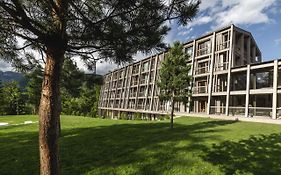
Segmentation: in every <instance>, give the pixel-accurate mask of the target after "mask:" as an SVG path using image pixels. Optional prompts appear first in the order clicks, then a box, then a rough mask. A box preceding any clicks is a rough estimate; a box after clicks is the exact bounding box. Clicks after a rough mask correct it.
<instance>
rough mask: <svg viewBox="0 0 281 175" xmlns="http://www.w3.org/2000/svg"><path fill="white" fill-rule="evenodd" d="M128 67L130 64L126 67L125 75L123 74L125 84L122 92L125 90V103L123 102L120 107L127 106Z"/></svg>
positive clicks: (123, 97) (123, 98) (123, 96)
mask: <svg viewBox="0 0 281 175" xmlns="http://www.w3.org/2000/svg"><path fill="white" fill-rule="evenodd" d="M128 68H129V66H127V67H125V68H124V76H123V86H122V92H123V95H122V99H121V100H122V101H123V103H122V104H121V107H120V108H123V109H124V107H125V104H126V94H127V93H128V92H127V91H128V88H127V87H128Z"/></svg>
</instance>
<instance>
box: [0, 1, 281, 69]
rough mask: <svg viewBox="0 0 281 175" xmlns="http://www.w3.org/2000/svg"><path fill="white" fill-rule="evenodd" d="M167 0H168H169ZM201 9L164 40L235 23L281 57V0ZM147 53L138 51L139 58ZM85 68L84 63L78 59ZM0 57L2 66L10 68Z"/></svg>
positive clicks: (207, 4) (268, 56) (265, 51)
mask: <svg viewBox="0 0 281 175" xmlns="http://www.w3.org/2000/svg"><path fill="white" fill-rule="evenodd" d="M167 1H168V0H167ZM201 1H202V3H201V5H200V11H199V13H198V14H197V16H196V17H195V19H193V21H192V22H190V23H189V24H188V25H187V26H184V27H183V26H178V24H177V23H176V22H172V23H169V25H170V27H171V31H170V32H169V33H168V35H167V36H166V37H165V39H164V41H165V42H166V43H168V44H171V43H173V42H174V41H176V40H179V41H182V42H186V41H188V40H192V39H194V38H196V37H199V36H201V35H203V34H205V33H207V32H210V31H213V30H215V29H217V28H220V27H223V26H227V25H230V24H232V23H233V24H234V25H236V26H238V27H241V28H243V29H245V30H247V31H249V32H251V33H252V35H253V36H254V38H255V40H256V42H257V44H258V46H259V48H260V50H261V52H262V56H263V60H264V61H267V60H272V59H281V0H201ZM145 57H146V56H144V55H141V54H137V55H136V57H135V58H136V60H139V59H143V58H145ZM77 63H78V65H79V67H80V68H81V69H84V70H85V68H84V66H83V63H81V62H80V61H77ZM116 67H117V66H116V65H115V64H111V63H98V64H97V73H99V74H105V73H107V72H108V71H110V70H113V69H115V68H116ZM10 69H11V67H10V66H9V64H7V63H3V62H1V61H0V70H4V71H6V70H10Z"/></svg>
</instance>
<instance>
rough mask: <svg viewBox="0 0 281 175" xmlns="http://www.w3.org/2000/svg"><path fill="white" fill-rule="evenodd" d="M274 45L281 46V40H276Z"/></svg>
mask: <svg viewBox="0 0 281 175" xmlns="http://www.w3.org/2000/svg"><path fill="white" fill-rule="evenodd" d="M274 43H275V45H276V46H279V45H280V44H281V38H278V39H275V40H274Z"/></svg>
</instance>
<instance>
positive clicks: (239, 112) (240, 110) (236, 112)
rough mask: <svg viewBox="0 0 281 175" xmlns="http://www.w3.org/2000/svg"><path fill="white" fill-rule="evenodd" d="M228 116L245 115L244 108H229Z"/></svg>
mask: <svg viewBox="0 0 281 175" xmlns="http://www.w3.org/2000/svg"><path fill="white" fill-rule="evenodd" d="M229 115H233V116H234V115H245V107H234V106H229Z"/></svg>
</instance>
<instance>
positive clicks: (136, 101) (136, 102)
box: [134, 61, 143, 109]
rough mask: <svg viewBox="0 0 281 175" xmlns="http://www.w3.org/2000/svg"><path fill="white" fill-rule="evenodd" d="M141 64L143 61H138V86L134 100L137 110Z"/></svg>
mask: <svg viewBox="0 0 281 175" xmlns="http://www.w3.org/2000/svg"><path fill="white" fill-rule="evenodd" d="M142 63H143V61H140V63H139V64H140V65H139V78H138V86H137V95H136V98H135V107H134V108H135V109H137V106H138V97H139V88H140V78H141V68H142Z"/></svg>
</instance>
